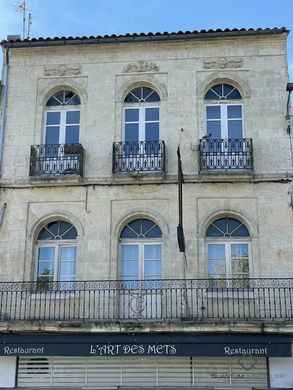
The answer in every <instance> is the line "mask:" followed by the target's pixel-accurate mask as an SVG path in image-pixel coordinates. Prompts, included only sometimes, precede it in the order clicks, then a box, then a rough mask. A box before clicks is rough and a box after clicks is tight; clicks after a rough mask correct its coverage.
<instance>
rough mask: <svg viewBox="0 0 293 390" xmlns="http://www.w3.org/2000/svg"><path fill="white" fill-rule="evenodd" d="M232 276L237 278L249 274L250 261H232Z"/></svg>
mask: <svg viewBox="0 0 293 390" xmlns="http://www.w3.org/2000/svg"><path fill="white" fill-rule="evenodd" d="M231 267H232V276H233V277H237V276H238V275H239V276H241V275H243V274H244V275H247V274H249V266H248V259H235V260H232V264H231Z"/></svg>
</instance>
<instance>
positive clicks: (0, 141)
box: [0, 48, 9, 176]
mask: <svg viewBox="0 0 293 390" xmlns="http://www.w3.org/2000/svg"><path fill="white" fill-rule="evenodd" d="M8 73H9V48H7V49H6V52H5V72H4V94H3V103H2V116H1V127H0V176H1V168H2V160H3V142H4V127H5V117H6V104H7V91H8Z"/></svg>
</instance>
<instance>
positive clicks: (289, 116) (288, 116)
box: [286, 83, 293, 166]
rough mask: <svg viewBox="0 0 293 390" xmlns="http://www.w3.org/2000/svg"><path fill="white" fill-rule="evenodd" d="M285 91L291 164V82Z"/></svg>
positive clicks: (292, 155)
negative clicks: (286, 92) (286, 95)
mask: <svg viewBox="0 0 293 390" xmlns="http://www.w3.org/2000/svg"><path fill="white" fill-rule="evenodd" d="M286 91H288V92H289V93H288V100H287V112H286V120H287V133H288V135H289V139H290V150H291V162H292V166H293V145H292V134H291V132H292V119H291V112H290V96H291V92H292V91H293V83H288V84H287V88H286Z"/></svg>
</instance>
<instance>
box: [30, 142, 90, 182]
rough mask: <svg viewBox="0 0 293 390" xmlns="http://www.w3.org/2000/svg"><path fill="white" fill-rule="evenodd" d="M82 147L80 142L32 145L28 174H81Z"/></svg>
mask: <svg viewBox="0 0 293 390" xmlns="http://www.w3.org/2000/svg"><path fill="white" fill-rule="evenodd" d="M83 160H84V149H83V146H82V145H81V144H54V145H49V144H48V145H32V146H31V155H30V171H29V175H30V176H43V175H49V176H50V175H79V176H81V177H82V176H83Z"/></svg>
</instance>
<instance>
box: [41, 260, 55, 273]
mask: <svg viewBox="0 0 293 390" xmlns="http://www.w3.org/2000/svg"><path fill="white" fill-rule="evenodd" d="M37 275H38V276H52V275H54V262H49V261H44V262H40V263H39V264H38V273H37Z"/></svg>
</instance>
